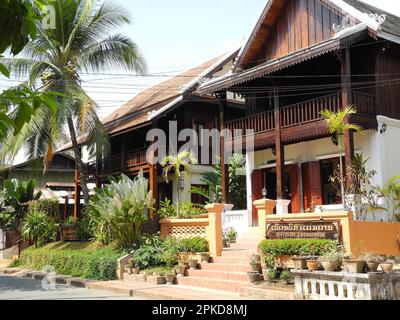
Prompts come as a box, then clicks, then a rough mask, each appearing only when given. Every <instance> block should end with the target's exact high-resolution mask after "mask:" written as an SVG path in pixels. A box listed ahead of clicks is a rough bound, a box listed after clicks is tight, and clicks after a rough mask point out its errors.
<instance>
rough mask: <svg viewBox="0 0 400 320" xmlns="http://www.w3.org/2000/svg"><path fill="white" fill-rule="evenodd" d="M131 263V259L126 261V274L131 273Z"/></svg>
mask: <svg viewBox="0 0 400 320" xmlns="http://www.w3.org/2000/svg"><path fill="white" fill-rule="evenodd" d="M132 270H133V263H132V260H129V261H128V263H127V264H126V265H125V272H126V273H128V274H132V273H133V271H132Z"/></svg>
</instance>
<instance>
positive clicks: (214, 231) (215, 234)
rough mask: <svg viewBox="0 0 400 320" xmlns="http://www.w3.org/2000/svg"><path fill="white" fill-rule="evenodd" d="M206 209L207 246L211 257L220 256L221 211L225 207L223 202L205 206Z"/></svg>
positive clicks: (221, 243) (221, 244) (221, 245)
mask: <svg viewBox="0 0 400 320" xmlns="http://www.w3.org/2000/svg"><path fill="white" fill-rule="evenodd" d="M205 208H206V210H207V211H208V221H209V222H208V230H207V235H208V246H209V250H210V256H211V257H220V256H221V255H222V248H223V241H222V213H223V211H224V209H225V205H224V204H220V203H214V204H209V205H207V206H206V207H205Z"/></svg>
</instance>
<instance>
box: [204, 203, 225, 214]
mask: <svg viewBox="0 0 400 320" xmlns="http://www.w3.org/2000/svg"><path fill="white" fill-rule="evenodd" d="M204 208H205V209H206V210H207V211H208V212H210V211H217V212H222V211H224V209H225V205H224V204H222V203H210V204H208V205H206V206H205V207H204Z"/></svg>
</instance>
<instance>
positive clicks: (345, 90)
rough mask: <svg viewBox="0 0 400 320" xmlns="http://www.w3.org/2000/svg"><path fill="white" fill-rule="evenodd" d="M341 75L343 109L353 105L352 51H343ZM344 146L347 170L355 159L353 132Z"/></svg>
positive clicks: (349, 132) (345, 139) (344, 138)
mask: <svg viewBox="0 0 400 320" xmlns="http://www.w3.org/2000/svg"><path fill="white" fill-rule="evenodd" d="M341 62H342V64H341V66H342V68H341V74H342V104H343V108H346V107H349V106H351V105H352V103H353V101H352V94H351V61H350V49H349V48H346V49H344V50H343V53H342V58H341ZM345 121H346V122H347V123H349V121H351V119H349V118H347V119H345ZM343 146H344V156H345V168H344V170H345V169H346V168H347V166H349V165H351V164H352V162H353V158H354V135H353V132H352V131H346V132H345V134H344V137H343ZM349 178H350V177H348V179H347V184H351V183H352V181H351V180H350V179H349Z"/></svg>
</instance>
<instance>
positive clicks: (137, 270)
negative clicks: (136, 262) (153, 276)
mask: <svg viewBox="0 0 400 320" xmlns="http://www.w3.org/2000/svg"><path fill="white" fill-rule="evenodd" d="M132 271H133V274H139V273H140V268H139V267H136V268H133V270H132Z"/></svg>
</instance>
